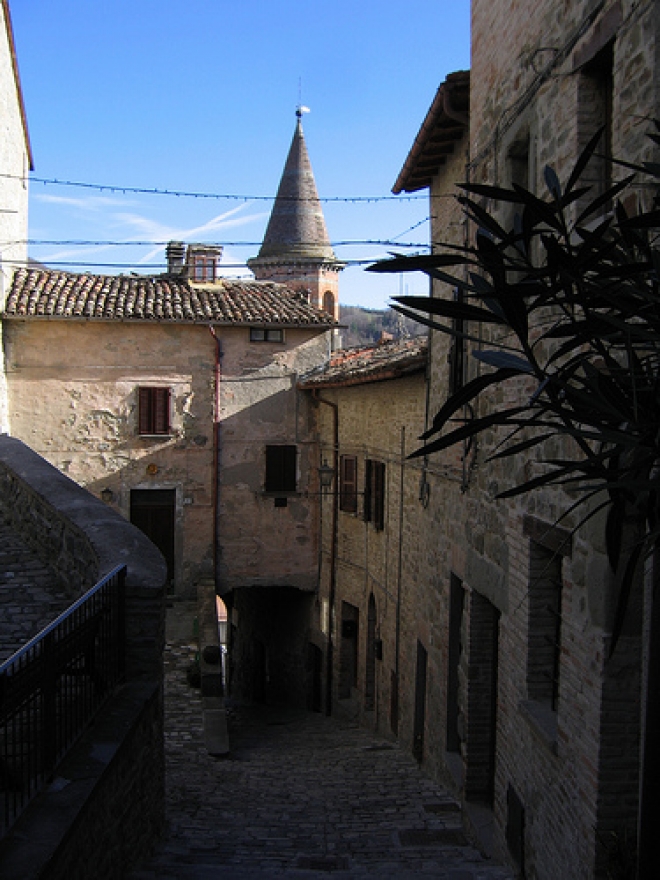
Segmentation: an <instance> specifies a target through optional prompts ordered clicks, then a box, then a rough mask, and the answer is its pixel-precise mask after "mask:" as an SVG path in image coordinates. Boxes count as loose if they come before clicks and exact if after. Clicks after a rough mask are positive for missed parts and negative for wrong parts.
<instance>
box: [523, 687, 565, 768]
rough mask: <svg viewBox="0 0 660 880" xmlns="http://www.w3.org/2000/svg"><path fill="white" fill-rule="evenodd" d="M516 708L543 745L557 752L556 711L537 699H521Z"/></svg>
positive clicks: (553, 752) (554, 752)
mask: <svg viewBox="0 0 660 880" xmlns="http://www.w3.org/2000/svg"><path fill="white" fill-rule="evenodd" d="M518 708H519V709H520V712H521V714H522V716H523V718H524V719H525V720H526V721H527V723H528V724H529V727H530V729H531V731H532V733H534V735H535V736H536V738H537V739H538V740H540V741H541V742H542V743H543V745H544V746H545V747H546V748H547V749H549V751H550V752H552V754H553V755H556V754H557V713H556V711H555V710H554V709H552V708H551V707H550V706H549V705H547V704H545V703H541V702H539V701H538V700H521V702H520V703H519V704H518Z"/></svg>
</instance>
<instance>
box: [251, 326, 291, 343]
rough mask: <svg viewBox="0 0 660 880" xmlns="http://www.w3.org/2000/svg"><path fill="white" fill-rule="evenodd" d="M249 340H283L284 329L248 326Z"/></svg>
mask: <svg viewBox="0 0 660 880" xmlns="http://www.w3.org/2000/svg"><path fill="white" fill-rule="evenodd" d="M250 342H284V330H281V329H279V328H278V329H273V328H269V329H266V328H262V327H250Z"/></svg>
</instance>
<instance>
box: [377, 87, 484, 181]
mask: <svg viewBox="0 0 660 880" xmlns="http://www.w3.org/2000/svg"><path fill="white" fill-rule="evenodd" d="M469 100H470V71H469V70H459V71H456V72H455V73H450V74H449V75H448V76H447V78H446V80H445V81H444V82H443V83H441V85H440V87H439V88H438V90H437V92H436V94H435V98H434V99H433V103H432V104H431V107H430V108H429V111H428V113H427V114H426V117H425V118H424V121H423V122H422V125H421V127H420V129H419V131H418V133H417V137H416V138H415V141H414V143H413V145H412V147H411V148H410V152H409V153H408V156H407V157H406V161H405V162H404V164H403V168H402V169H401V171H400V172H399V176H398V177H397V179H396V182H395V184H394V186H393V187H392V192H393V193H394V194H395V195H398V194H399V193H401V192H417V191H418V190H420V189H424V188H425V187H428V186H430V184H431V180H432V178H433V175H434V174H435V173H436V171H437V170H438V168H439V167H440V166H441V165H442V164H444V162H445V156H446V155H448V154H449V153H451V151H452V149H453V145H454V143H455V142H456V141H457V140H459V139H460V138H461V137H462V136H463V134H464V133H465V132H466V131H467V130H468V126H469ZM454 102H456V103H454ZM457 105H458V106H457ZM462 105H466V106H465V109H463V106H462Z"/></svg>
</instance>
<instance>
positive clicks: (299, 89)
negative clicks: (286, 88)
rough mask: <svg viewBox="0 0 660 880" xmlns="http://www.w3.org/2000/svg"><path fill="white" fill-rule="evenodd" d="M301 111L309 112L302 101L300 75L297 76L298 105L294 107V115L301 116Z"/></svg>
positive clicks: (299, 117)
mask: <svg viewBox="0 0 660 880" xmlns="http://www.w3.org/2000/svg"><path fill="white" fill-rule="evenodd" d="M303 113H311V110H310V109H309V107H305V105H304V104H303V102H302V77H299V78H298V106H297V107H296V116H297V117H298V119H301V118H302V115H303Z"/></svg>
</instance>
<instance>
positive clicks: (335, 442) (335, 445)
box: [314, 391, 339, 715]
mask: <svg viewBox="0 0 660 880" xmlns="http://www.w3.org/2000/svg"><path fill="white" fill-rule="evenodd" d="M314 399H315V400H317V401H318V402H319V403H324V404H325V405H326V406H329V407H331V408H332V467H333V470H334V472H335V485H334V487H333V490H332V532H331V536H330V589H329V593H328V606H329V607H328V617H329V620H328V656H327V664H326V665H327V668H326V684H325V687H326V692H325V714H326V715H332V686H333V674H332V667H333V663H334V643H333V638H332V630H333V627H334V625H335V596H336V592H337V519H338V507H339V491H338V482H339V406H338V405H337V404H336V403H333V402H332V401H330V400H324V399H323V398H322V397H320V396H319V394H318V392H316V391H315V392H314Z"/></svg>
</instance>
